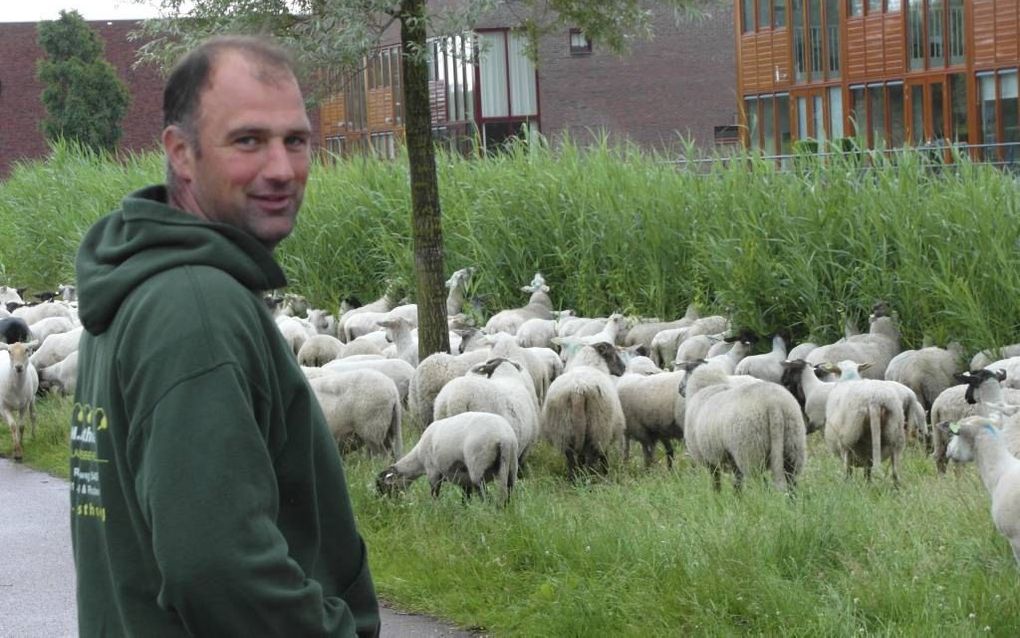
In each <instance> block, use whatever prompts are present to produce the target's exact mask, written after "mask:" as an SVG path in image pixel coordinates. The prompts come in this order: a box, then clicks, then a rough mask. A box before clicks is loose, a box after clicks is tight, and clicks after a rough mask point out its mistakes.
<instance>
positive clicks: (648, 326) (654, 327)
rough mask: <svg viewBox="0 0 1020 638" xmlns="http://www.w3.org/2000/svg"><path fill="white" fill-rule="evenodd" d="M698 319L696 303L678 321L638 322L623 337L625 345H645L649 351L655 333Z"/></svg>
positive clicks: (688, 323)
mask: <svg viewBox="0 0 1020 638" xmlns="http://www.w3.org/2000/svg"><path fill="white" fill-rule="evenodd" d="M697 319H698V309H697V308H696V307H695V306H694V304H689V305H688V306H687V311H686V312H685V313H684V316H683V317H681V318H679V319H677V320H676V321H652V322H647V323H638V324H637V325H635V326H633V327H631V329H630V330H628V331H627V336H626V337H624V338H623V345H624V346H636V345H643V346H644V347H645V349H646V350H648V352H651V351H652V339H654V338H655V335H656V334H658V333H660V332H662V331H663V330H675V329H676V328H686V327H688V326H690V325H691V324H692V323H694V322H695V321H696V320H697Z"/></svg>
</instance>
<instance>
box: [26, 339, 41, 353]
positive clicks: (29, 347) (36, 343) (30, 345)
mask: <svg viewBox="0 0 1020 638" xmlns="http://www.w3.org/2000/svg"><path fill="white" fill-rule="evenodd" d="M38 347H39V341H38V340H35V339H33V340H32V341H29V342H28V343H26V344H25V350H28V351H29V352H32V351H33V350H35V349H36V348H38Z"/></svg>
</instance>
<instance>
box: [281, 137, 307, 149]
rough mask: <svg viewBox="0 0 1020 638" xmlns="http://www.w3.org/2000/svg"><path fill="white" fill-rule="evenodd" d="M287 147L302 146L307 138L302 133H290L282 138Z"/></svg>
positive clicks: (305, 144)
mask: <svg viewBox="0 0 1020 638" xmlns="http://www.w3.org/2000/svg"><path fill="white" fill-rule="evenodd" d="M284 144H286V145H287V146H288V147H289V148H304V147H305V146H307V145H308V138H307V137H305V136H304V135H291V136H289V137H287V138H286V139H285V140H284Z"/></svg>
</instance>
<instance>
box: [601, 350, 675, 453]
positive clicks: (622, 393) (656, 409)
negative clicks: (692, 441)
mask: <svg viewBox="0 0 1020 638" xmlns="http://www.w3.org/2000/svg"><path fill="white" fill-rule="evenodd" d="M638 359H644V361H647V362H648V363H649V364H651V360H650V359H648V358H647V357H638ZM634 363H635V362H634V361H630V362H628V363H627V367H628V369H630V368H631V365H632V364H634ZM635 368H637V369H642V368H645V364H643V363H641V362H638V364H637V365H635ZM685 374H686V372H684V371H679V372H661V371H660V372H659V373H657V374H641V373H635V372H626V373H624V375H623V376H621V377H620V378H619V379H618V380H617V382H616V393H617V395H618V396H619V397H620V407H621V408H622V409H623V418H624V437H625V441H626V442H627V443H628V444H629V442H630V441H631V440H634V441H637V442H638V443H640V444H641V449H642V451H643V452H644V457H645V467H646V468H648V467H651V465H652V460H653V457H654V455H655V445H656V443H659V442H661V443H662V446H663V447H664V448H665V450H666V466H667V467H668V468H670V469H672V468H673V455H674V452H673V441H679V440H681V439H683V436H684V430H683V429H684V424H683V419H682V418H681V419H679V420H678V419H677V410H676V402H677V399H678V398H679V399H681V400H682V397H681V396H680V384H681V382H682V381H683V377H684V375H685ZM628 452H629V445H626V446H625V449H624V458H627V456H628Z"/></svg>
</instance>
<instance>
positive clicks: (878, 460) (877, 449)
mask: <svg viewBox="0 0 1020 638" xmlns="http://www.w3.org/2000/svg"><path fill="white" fill-rule="evenodd" d="M888 418H890V417H889V414H888V410H886V409H885V407H884V406H881V405H877V404H875V403H872V404H871V405H869V406H868V420H869V421H870V422H871V470H873V471H874V472H876V473H877V472H878V471H879V468H881V467H882V429H883V428H882V425H883V423H884V422H885V420H886V419H888ZM868 476H869V478H870V476H871V474H870V473H869V475H868Z"/></svg>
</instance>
